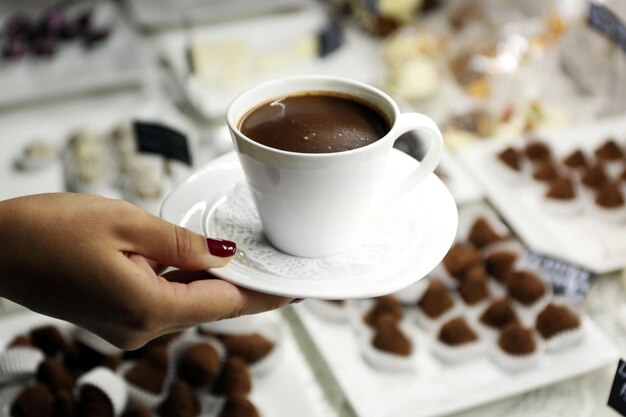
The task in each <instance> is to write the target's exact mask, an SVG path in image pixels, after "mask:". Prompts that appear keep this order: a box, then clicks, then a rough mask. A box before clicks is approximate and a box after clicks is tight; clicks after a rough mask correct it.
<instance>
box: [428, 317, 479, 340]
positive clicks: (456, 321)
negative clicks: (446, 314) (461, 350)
mask: <svg viewBox="0 0 626 417" xmlns="http://www.w3.org/2000/svg"><path fill="white" fill-rule="evenodd" d="M437 338H438V339H439V341H440V342H441V343H443V344H446V345H448V346H459V345H463V344H466V343H471V342H474V341H476V340H478V335H477V334H476V332H474V331H473V330H472V328H471V327H470V326H469V325H468V324H467V321H465V319H464V318H463V317H455V318H453V319H452V320H448V321H447V322H446V323H445V324H444V325H443V326H441V330H439V335H438V336H437Z"/></svg>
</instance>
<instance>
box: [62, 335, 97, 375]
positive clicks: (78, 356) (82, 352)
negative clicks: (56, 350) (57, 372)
mask: <svg viewBox="0 0 626 417" xmlns="http://www.w3.org/2000/svg"><path fill="white" fill-rule="evenodd" d="M103 360H104V355H103V354H101V353H100V352H98V351H96V350H94V349H92V348H90V347H89V346H87V345H85V344H83V343H80V342H68V343H67V344H66V346H65V349H64V351H63V364H64V365H65V366H66V367H67V368H68V369H70V370H71V371H72V372H75V373H83V372H85V371H88V370H90V369H92V368H95V367H96V366H100V365H101V364H102V361H103Z"/></svg>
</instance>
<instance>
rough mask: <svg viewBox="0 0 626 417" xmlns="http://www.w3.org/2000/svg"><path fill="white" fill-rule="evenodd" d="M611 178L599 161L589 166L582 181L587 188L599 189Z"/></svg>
mask: <svg viewBox="0 0 626 417" xmlns="http://www.w3.org/2000/svg"><path fill="white" fill-rule="evenodd" d="M608 180H609V178H608V176H607V175H606V171H605V170H604V167H603V166H602V164H600V163H597V164H595V165H592V166H590V167H588V168H587V169H586V170H585V173H584V174H583V176H582V177H581V179H580V181H581V182H582V183H583V185H585V186H586V187H587V188H592V189H599V188H601V187H602V186H603V185H604V184H606V183H607V182H608Z"/></svg>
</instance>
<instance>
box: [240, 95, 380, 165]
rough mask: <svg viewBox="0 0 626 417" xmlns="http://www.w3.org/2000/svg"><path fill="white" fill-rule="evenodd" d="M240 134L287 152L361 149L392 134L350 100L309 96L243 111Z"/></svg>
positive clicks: (370, 110) (373, 113)
mask: <svg viewBox="0 0 626 417" xmlns="http://www.w3.org/2000/svg"><path fill="white" fill-rule="evenodd" d="M239 130H240V131H241V133H243V134H244V135H245V136H247V137H248V138H250V139H252V140H253V141H255V142H258V143H260V144H263V145H266V146H269V147H272V148H275V149H281V150H284V151H290V152H300V153H332V152H343V151H349V150H352V149H357V148H361V147H363V146H367V145H369V144H371V143H374V142H376V141H377V140H379V139H380V138H382V137H383V136H385V135H386V134H387V133H388V132H389V130H390V123H389V121H388V120H387V119H386V118H385V116H384V115H383V114H382V113H381V112H380V111H379V110H377V109H376V108H375V107H373V106H372V105H370V104H367V103H365V102H362V101H360V100H358V99H356V98H354V97H349V96H344V95H339V94H333V93H326V92H309V93H305V94H296V95H290V96H286V97H281V98H277V99H274V100H272V101H269V102H266V103H263V104H260V105H258V106H256V107H254V108H253V109H252V110H250V111H249V112H248V113H246V114H245V115H244V116H243V117H242V118H241V121H240V122H239Z"/></svg>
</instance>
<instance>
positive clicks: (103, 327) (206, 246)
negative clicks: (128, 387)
mask: <svg viewBox="0 0 626 417" xmlns="http://www.w3.org/2000/svg"><path fill="white" fill-rule="evenodd" d="M234 253H235V244H234V243H233V242H228V241H220V240H213V239H205V238H204V237H202V236H200V235H198V234H195V233H193V232H191V231H189V230H187V229H184V228H182V227H179V226H175V225H173V224H171V223H168V222H166V221H164V220H161V219H159V218H158V217H155V216H152V215H150V214H148V213H146V212H144V211H143V210H141V209H139V208H137V207H135V206H133V205H132V204H130V203H127V202H124V201H118V200H109V199H106V198H103V197H98V196H92V195H85V194H70V193H57V194H41V195H34V196H28V197H20V198H16V199H12V200H6V201H1V202H0V296H2V297H6V298H9V299H11V300H13V301H15V302H17V303H19V304H22V305H24V306H26V307H28V308H30V309H31V310H34V311H38V312H41V313H43V314H47V315H50V316H55V317H58V318H61V319H64V320H67V321H70V322H73V323H75V324H77V325H78V326H80V327H83V328H85V329H87V330H90V331H92V332H94V333H96V334H98V335H99V336H101V337H103V338H104V339H106V340H108V341H109V342H111V343H112V344H114V345H116V346H118V347H120V348H123V349H135V348H139V347H140V346H142V345H144V344H145V343H146V342H148V341H149V340H151V339H153V338H155V337H158V336H160V335H163V334H165V333H170V332H175V331H180V330H183V329H185V328H188V327H191V326H194V325H196V324H199V323H202V322H207V321H214V320H220V319H224V318H229V317H236V316H240V315H244V314H251V313H258V312H262V311H266V310H271V309H274V308H278V307H280V306H282V305H284V304H286V303H288V302H289V301H290V299H288V298H283V297H277V296H271V295H266V294H261V293H256V292H254V291H250V290H246V289H243V288H239V287H237V286H235V285H232V284H230V283H228V282H226V281H223V280H220V279H216V278H214V277H212V276H211V275H209V273H207V272H205V270H206V269H208V268H211V267H220V266H224V265H226V264H227V263H228V262H229V261H230V259H231V257H232V256H233V255H234ZM166 266H173V267H176V268H178V269H179V270H176V271H172V272H169V273H166V274H164V275H162V276H160V275H159V274H160V273H161V272H162V271H163V270H164V269H165V267H166ZM198 271H199V272H198Z"/></svg>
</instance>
